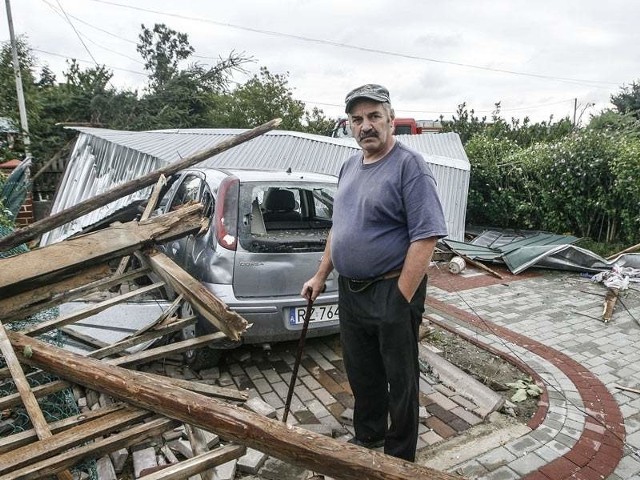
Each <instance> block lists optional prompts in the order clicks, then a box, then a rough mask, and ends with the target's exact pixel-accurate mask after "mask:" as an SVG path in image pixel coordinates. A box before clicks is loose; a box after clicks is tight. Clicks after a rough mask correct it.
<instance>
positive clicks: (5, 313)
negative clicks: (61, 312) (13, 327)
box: [0, 263, 111, 323]
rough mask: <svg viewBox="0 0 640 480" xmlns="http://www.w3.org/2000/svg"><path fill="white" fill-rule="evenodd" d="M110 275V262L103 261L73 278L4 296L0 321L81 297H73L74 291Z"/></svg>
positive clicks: (15, 318)
mask: <svg viewBox="0 0 640 480" xmlns="http://www.w3.org/2000/svg"><path fill="white" fill-rule="evenodd" d="M110 275H111V268H109V265H108V264H106V263H103V264H100V265H96V266H94V267H89V268H87V269H85V270H84V271H82V272H78V274H77V275H74V276H73V277H71V278H67V279H65V280H62V281H59V282H52V283H51V284H50V285H43V286H42V287H40V288H35V289H33V290H27V291H26V292H22V293H20V294H17V295H13V296H10V297H7V298H2V299H0V321H2V322H4V323H7V322H11V321H14V320H22V319H23V318H26V317H28V316H29V315H32V314H34V313H36V312H39V311H41V310H44V309H46V308H51V307H54V306H56V305H59V304H61V303H64V302H66V301H69V300H72V299H73V298H79V297H73V293H72V292H74V291H77V290H78V289H82V288H84V286H86V285H88V284H92V283H93V282H96V281H100V280H102V279H104V278H106V277H109V276H110ZM82 295H85V293H80V295H79V296H82Z"/></svg>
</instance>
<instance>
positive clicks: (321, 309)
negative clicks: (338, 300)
mask: <svg viewBox="0 0 640 480" xmlns="http://www.w3.org/2000/svg"><path fill="white" fill-rule="evenodd" d="M306 312H307V307H297V308H290V309H289V325H300V324H301V323H304V316H305V314H306ZM330 320H338V305H335V304H332V305H317V306H315V307H312V308H311V318H310V320H309V321H310V322H328V321H330Z"/></svg>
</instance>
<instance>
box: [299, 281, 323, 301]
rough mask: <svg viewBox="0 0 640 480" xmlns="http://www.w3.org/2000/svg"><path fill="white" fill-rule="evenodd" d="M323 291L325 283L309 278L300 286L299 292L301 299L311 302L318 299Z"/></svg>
mask: <svg viewBox="0 0 640 480" xmlns="http://www.w3.org/2000/svg"><path fill="white" fill-rule="evenodd" d="M324 289H325V282H324V280H321V279H319V278H318V277H317V275H316V276H313V277H311V278H310V279H309V280H307V281H306V282H305V283H304V285H302V290H301V291H300V296H301V297H302V298H306V299H307V300H311V301H312V302H313V301H315V300H316V298H318V295H320V294H321V293H322V292H324Z"/></svg>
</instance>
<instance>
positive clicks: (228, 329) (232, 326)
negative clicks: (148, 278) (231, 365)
mask: <svg viewBox="0 0 640 480" xmlns="http://www.w3.org/2000/svg"><path fill="white" fill-rule="evenodd" d="M142 255H143V257H144V259H145V260H146V261H147V263H148V264H149V266H150V267H151V268H152V269H153V271H154V272H156V273H157V274H158V275H159V276H160V278H162V279H163V280H164V281H165V282H166V283H167V285H169V286H170V287H171V288H173V289H174V290H175V291H176V292H178V293H179V294H181V295H183V296H184V298H185V301H187V302H189V303H190V304H191V306H192V307H193V308H194V310H196V311H197V312H198V313H199V314H200V315H202V316H203V317H204V318H205V319H206V320H208V321H209V322H211V324H212V325H214V326H215V327H216V328H217V329H219V330H220V331H222V332H224V333H225V334H226V335H227V336H228V337H229V338H230V339H232V340H235V341H238V340H240V335H241V334H242V333H244V331H245V330H246V329H247V327H248V322H247V321H246V320H245V319H244V318H242V317H241V316H240V315H238V313H236V312H234V311H232V310H229V307H227V305H226V304H225V303H224V302H223V301H222V300H220V299H219V298H218V297H216V296H215V295H214V294H213V293H211V292H210V291H209V290H208V289H207V288H206V287H205V286H204V285H203V284H202V283H201V282H199V281H198V280H196V279H195V278H193V277H192V276H191V275H189V273H187V272H186V271H185V270H183V269H182V268H180V267H179V266H178V265H177V264H176V263H175V262H173V261H172V260H171V259H170V258H169V257H167V256H166V255H165V254H164V253H161V252H158V251H152V252H148V253H147V252H143V253H142Z"/></svg>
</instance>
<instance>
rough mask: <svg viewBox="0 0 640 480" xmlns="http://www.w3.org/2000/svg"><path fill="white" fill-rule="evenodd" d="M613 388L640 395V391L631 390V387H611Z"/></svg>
mask: <svg viewBox="0 0 640 480" xmlns="http://www.w3.org/2000/svg"><path fill="white" fill-rule="evenodd" d="M613 386H614V388H618V389H620V390H624V391H625V392H631V393H640V390H638V389H637V388H631V387H623V386H622V385H616V384H614V385H613Z"/></svg>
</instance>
